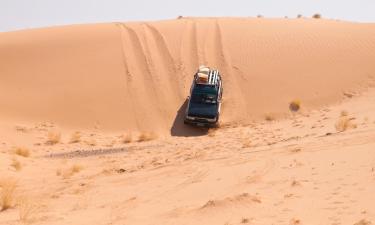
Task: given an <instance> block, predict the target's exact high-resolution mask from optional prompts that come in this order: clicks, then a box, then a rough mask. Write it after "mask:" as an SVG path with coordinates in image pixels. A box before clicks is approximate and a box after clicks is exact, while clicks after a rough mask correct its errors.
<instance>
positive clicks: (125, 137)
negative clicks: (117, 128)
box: [121, 133, 133, 144]
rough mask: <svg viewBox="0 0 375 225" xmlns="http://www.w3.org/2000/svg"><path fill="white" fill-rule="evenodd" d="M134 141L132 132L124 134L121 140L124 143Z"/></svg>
mask: <svg viewBox="0 0 375 225" xmlns="http://www.w3.org/2000/svg"><path fill="white" fill-rule="evenodd" d="M132 141H133V139H132V135H131V134H130V133H128V134H124V135H122V136H121V142H122V143H124V144H128V143H130V142H132Z"/></svg>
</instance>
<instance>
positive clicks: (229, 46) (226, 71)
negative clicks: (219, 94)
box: [0, 18, 375, 134]
mask: <svg viewBox="0 0 375 225" xmlns="http://www.w3.org/2000/svg"><path fill="white" fill-rule="evenodd" d="M374 27H375V26H374V25H372V24H355V23H347V22H337V21H327V20H312V19H290V20H289V19H282V20H277V19H231V18H227V19H225V18H223V19H214V18H212V19H189V18H185V19H180V20H171V21H162V22H152V23H112V24H99V25H77V26H67V27H57V28H47V29H36V30H27V31H18V32H10V33H1V34H0V49H1V51H0V74H1V75H0V89H1V90H2V92H3V93H5V94H3V95H1V96H0V104H1V105H2V110H1V112H0V117H7V118H9V117H11V118H16V119H20V118H21V119H25V120H32V121H35V122H40V121H50V122H56V123H58V124H60V125H61V126H64V127H73V128H79V129H82V128H92V127H94V126H99V127H100V128H102V129H106V130H133V131H134V130H138V131H145V130H148V131H157V132H159V133H161V132H162V133H165V134H166V133H170V132H172V134H173V133H177V134H179V132H178V131H176V129H175V131H173V129H171V128H172V127H173V125H174V121H175V118H176V112H177V111H178V110H179V109H180V107H182V106H183V103H184V101H185V99H186V96H187V95H188V91H189V87H190V82H191V79H192V76H193V73H194V72H195V70H196V68H197V67H198V65H200V64H206V65H209V66H214V67H217V68H219V69H220V71H222V74H223V78H224V85H225V96H224V97H225V100H224V107H223V108H224V109H223V110H224V112H223V118H222V119H223V121H224V122H239V121H250V120H251V119H254V118H259V117H261V118H263V117H264V115H265V114H275V115H281V114H285V113H287V112H288V103H289V102H290V101H292V100H294V99H299V100H301V101H302V102H303V104H304V107H305V108H307V109H309V108H314V107H317V106H322V105H326V104H329V103H332V102H335V101H337V100H340V99H341V98H342V94H343V91H347V92H352V91H358V90H360V89H363V87H364V86H365V85H366V84H367V79H368V78H369V77H371V76H374V74H373V71H374V69H375V64H374V63H373V58H374V57H375V39H374V38H373V37H374V36H375V28H374ZM25 99H27V101H25ZM180 112H183V109H181V110H180Z"/></svg>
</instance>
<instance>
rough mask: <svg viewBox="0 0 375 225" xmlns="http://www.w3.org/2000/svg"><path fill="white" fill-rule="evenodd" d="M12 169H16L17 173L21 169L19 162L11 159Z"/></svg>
mask: <svg viewBox="0 0 375 225" xmlns="http://www.w3.org/2000/svg"><path fill="white" fill-rule="evenodd" d="M10 165H11V166H12V167H13V168H14V169H16V170H17V171H20V170H21V169H22V165H21V163H20V161H18V160H17V158H15V157H14V158H13V159H12V164H10Z"/></svg>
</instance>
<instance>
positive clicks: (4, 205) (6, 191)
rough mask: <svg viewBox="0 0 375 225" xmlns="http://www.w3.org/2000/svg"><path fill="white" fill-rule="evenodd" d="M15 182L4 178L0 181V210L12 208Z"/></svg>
mask: <svg viewBox="0 0 375 225" xmlns="http://www.w3.org/2000/svg"><path fill="white" fill-rule="evenodd" d="M16 188H17V182H16V181H15V180H13V179H11V178H5V179H3V180H1V181H0V191H1V192H0V194H1V196H0V206H1V208H0V210H1V211H4V210H7V209H9V208H12V207H13V206H14V198H15V192H16Z"/></svg>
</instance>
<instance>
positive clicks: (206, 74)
mask: <svg viewBox="0 0 375 225" xmlns="http://www.w3.org/2000/svg"><path fill="white" fill-rule="evenodd" d="M218 76H219V71H218V70H215V69H210V68H208V67H206V66H201V67H199V70H198V72H197V74H196V76H195V82H196V83H198V84H205V85H217V83H218Z"/></svg>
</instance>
